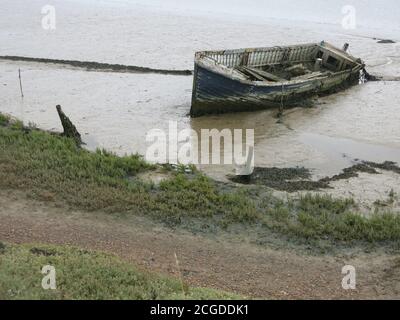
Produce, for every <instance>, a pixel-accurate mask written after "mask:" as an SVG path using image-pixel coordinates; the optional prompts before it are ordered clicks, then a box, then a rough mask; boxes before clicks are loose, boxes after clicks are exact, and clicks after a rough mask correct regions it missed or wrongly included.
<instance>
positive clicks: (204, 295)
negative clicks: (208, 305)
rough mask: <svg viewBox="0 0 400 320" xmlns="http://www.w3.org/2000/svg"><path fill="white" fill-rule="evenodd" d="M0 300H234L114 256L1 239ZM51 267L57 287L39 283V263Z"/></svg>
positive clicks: (40, 279) (233, 296)
mask: <svg viewBox="0 0 400 320" xmlns="http://www.w3.org/2000/svg"><path fill="white" fill-rule="evenodd" d="M1 248H3V249H1ZM0 259H1V263H0V299H1V300H4V299H6V300H8V299H78V300H80V299H90V300H92V299H95V300H97V299H102V300H103V299H133V300H154V299H238V298H239V296H236V295H234V294H229V293H225V292H221V291H216V290H211V289H203V288H193V287H189V286H186V291H185V293H182V284H181V282H180V281H179V280H177V279H173V278H169V277H162V276H159V275H155V274H151V273H146V272H144V271H139V270H138V269H137V268H135V267H133V266H132V265H131V264H128V263H125V262H123V261H121V260H120V259H118V258H117V257H115V256H113V255H110V254H106V253H102V252H94V251H88V250H82V249H78V248H74V247H66V246H50V245H8V244H3V243H0ZM45 265H51V266H53V267H54V268H55V271H56V290H44V289H43V288H42V286H41V283H42V279H43V277H44V276H45V275H43V274H42V273H41V270H42V268H43V266H45Z"/></svg>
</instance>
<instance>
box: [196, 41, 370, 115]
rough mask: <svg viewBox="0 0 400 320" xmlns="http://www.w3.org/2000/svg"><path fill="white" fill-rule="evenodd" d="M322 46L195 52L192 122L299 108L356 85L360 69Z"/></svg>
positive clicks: (341, 52)
mask: <svg viewBox="0 0 400 320" xmlns="http://www.w3.org/2000/svg"><path fill="white" fill-rule="evenodd" d="M347 48H348V44H345V46H344V47H343V49H338V48H336V47H334V46H332V45H330V44H329V43H327V42H324V41H322V42H321V43H314V44H305V45H295V46H286V47H271V48H254V49H238V50H223V51H203V52H197V53H196V56H195V70H194V81H193V96H192V107H191V111H190V114H191V116H192V117H196V116H200V115H203V114H208V113H224V112H237V111H252V110H257V109H264V108H268V107H282V106H284V107H286V106H296V105H302V104H303V103H304V101H305V100H306V98H308V97H311V96H315V95H318V94H323V93H324V94H328V93H331V92H334V91H337V90H338V89H340V88H343V87H347V86H350V85H354V84H356V83H358V81H359V77H360V72H361V73H362V72H363V71H364V67H365V65H364V63H363V62H362V61H361V59H357V58H355V57H353V56H351V55H350V54H348V53H347V52H346V51H347Z"/></svg>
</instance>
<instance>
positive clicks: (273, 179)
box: [228, 161, 400, 192]
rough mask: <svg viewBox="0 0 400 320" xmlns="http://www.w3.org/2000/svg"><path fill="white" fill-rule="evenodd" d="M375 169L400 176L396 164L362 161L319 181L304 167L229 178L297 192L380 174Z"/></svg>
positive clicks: (266, 170) (258, 172)
mask: <svg viewBox="0 0 400 320" xmlns="http://www.w3.org/2000/svg"><path fill="white" fill-rule="evenodd" d="M375 169H381V170H386V171H392V172H394V173H398V174H400V167H399V166H398V165H397V164H396V163H395V162H392V161H385V162H383V163H376V162H372V161H362V162H360V163H357V164H354V165H353V166H351V167H349V168H345V169H343V171H342V172H341V173H339V174H336V175H334V176H332V177H325V178H322V179H319V180H317V181H313V180H310V179H311V173H310V170H309V169H307V168H303V167H296V168H276V167H272V168H260V167H257V168H255V169H254V172H253V173H252V174H251V175H249V176H228V178H229V179H230V180H231V181H233V182H236V183H242V184H258V185H264V186H267V187H269V188H272V189H275V190H279V191H286V192H296V191H312V190H319V189H326V188H330V186H329V182H331V181H337V180H344V179H349V178H354V177H358V173H359V172H367V173H370V174H379V172H378V171H376V170H375Z"/></svg>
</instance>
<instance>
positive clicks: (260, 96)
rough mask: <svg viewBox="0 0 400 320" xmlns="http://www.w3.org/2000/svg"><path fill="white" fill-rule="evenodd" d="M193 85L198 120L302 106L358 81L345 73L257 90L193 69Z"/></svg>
mask: <svg viewBox="0 0 400 320" xmlns="http://www.w3.org/2000/svg"><path fill="white" fill-rule="evenodd" d="M194 76H195V77H196V81H195V84H194V88H193V98H192V107H191V112H190V114H191V116H192V117H198V116H201V115H204V114H211V113H227V112H245V111H255V110H262V109H268V108H277V107H280V106H281V104H282V103H283V104H284V106H285V107H294V106H304V105H305V104H307V101H306V98H307V97H312V96H315V95H317V94H323V93H324V92H329V91H330V90H332V89H334V87H335V86H337V83H338V82H339V83H343V82H345V81H346V80H351V79H352V81H351V82H352V84H355V83H357V81H358V78H357V77H354V74H351V73H347V74H344V75H340V76H339V77H336V78H335V79H334V78H330V79H326V80H325V81H324V80H309V81H307V82H302V83H296V84H289V85H282V86H256V85H251V84H246V83H242V82H240V81H235V80H233V79H230V78H228V77H225V76H223V75H221V74H218V73H215V72H213V71H211V70H207V69H205V68H202V67H200V66H195V75H194Z"/></svg>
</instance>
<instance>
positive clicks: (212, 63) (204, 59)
mask: <svg viewBox="0 0 400 320" xmlns="http://www.w3.org/2000/svg"><path fill="white" fill-rule="evenodd" d="M312 46H316V47H317V48H318V47H319V48H323V49H326V50H329V51H331V52H333V53H334V54H337V55H340V56H341V58H343V59H346V60H348V61H351V62H352V63H354V64H355V66H354V67H353V68H351V69H346V70H342V71H337V72H333V71H331V73H329V74H326V75H321V76H319V77H315V78H312V79H295V80H286V81H280V82H272V81H271V82H270V81H255V80H247V79H241V78H239V77H234V76H233V75H232V71H233V70H234V68H232V67H227V66H226V65H224V64H222V63H219V62H218V61H217V60H215V59H213V58H211V57H208V56H207V54H222V55H223V54H231V53H238V54H240V53H247V52H263V51H269V50H274V49H280V50H285V49H291V48H301V47H305V48H307V47H312ZM195 65H198V66H200V67H202V68H205V69H207V70H209V71H211V72H215V73H217V74H219V75H221V76H224V77H226V78H228V79H231V80H234V81H237V82H240V83H242V84H245V85H252V86H257V87H281V86H289V85H296V84H306V83H311V82H314V81H322V80H325V79H328V78H333V77H336V76H341V75H344V74H348V76H350V75H352V74H354V73H355V72H358V71H360V70H362V69H363V68H364V67H365V65H364V63H363V62H362V61H361V62H359V59H357V58H356V57H354V56H352V55H350V54H348V53H347V52H345V51H343V50H341V49H339V48H337V47H335V46H333V45H331V44H329V43H327V42H322V43H308V44H299V45H292V46H274V47H259V48H244V49H232V50H220V51H214V50H213V51H199V52H196V55H195Z"/></svg>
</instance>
